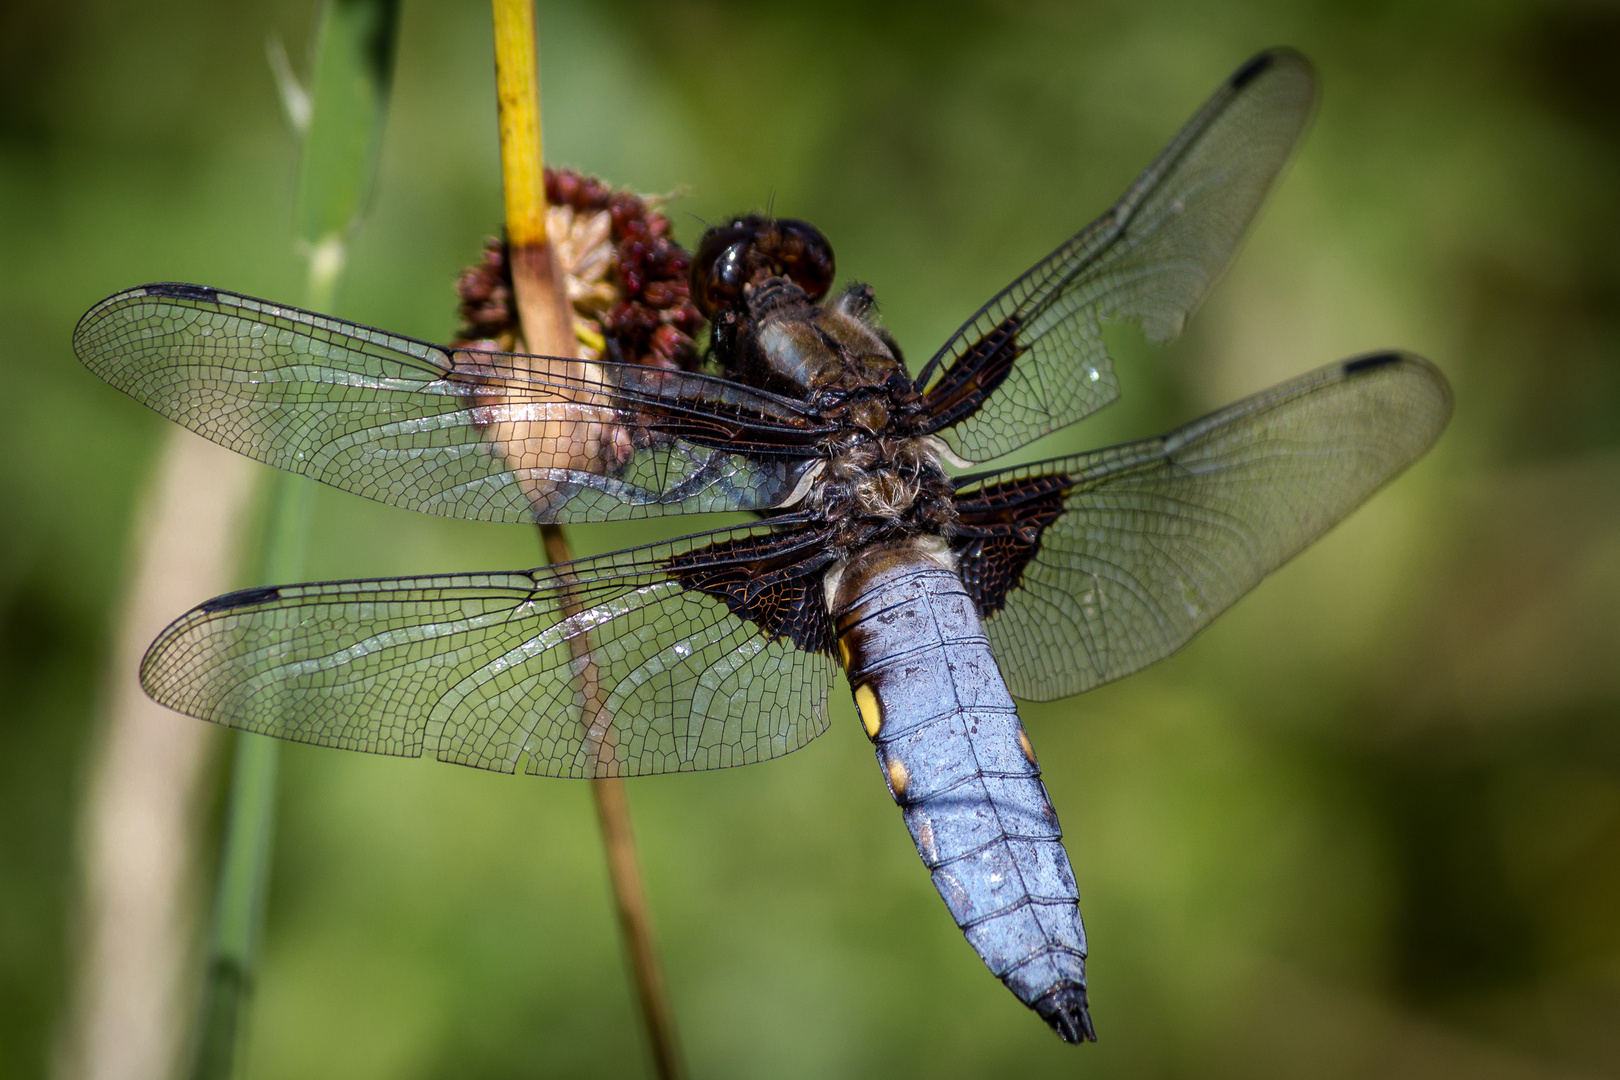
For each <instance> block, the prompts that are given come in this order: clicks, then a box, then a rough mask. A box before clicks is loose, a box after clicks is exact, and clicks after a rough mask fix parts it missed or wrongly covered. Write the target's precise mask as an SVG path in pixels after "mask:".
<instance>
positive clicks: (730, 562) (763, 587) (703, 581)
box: [667, 529, 834, 656]
mask: <svg viewBox="0 0 1620 1080" xmlns="http://www.w3.org/2000/svg"><path fill="white" fill-rule="evenodd" d="M812 538H813V537H812V534H811V531H810V530H809V529H799V530H797V531H795V532H791V533H786V534H779V535H775V536H764V537H753V536H750V537H742V538H739V539H735V540H722V541H720V542H719V543H716V544H712V545H710V546H708V547H702V548H694V549H692V550H691V551H685V552H681V553H680V554H678V555H675V556H674V557H672V558H671V559H670V560H669V562H668V564H667V565H668V566H669V575H670V577H672V578H674V579H675V580H676V581H678V582H680V583H681V585H683V586H685V587H686V588H688V589H694V590H697V591H699V592H705V593H708V594H709V595H711V596H714V597H717V598H718V599H720V600H721V601H723V602H724V603H725V605H726V607H727V608H729V609H730V610H731V612H732V613H733V614H735V615H738V616H740V617H742V618H744V619H748V620H749V621H751V622H753V623H754V624H755V625H756V626H758V627H759V628H760V631H761V632H762V633H763V634H765V636H766V637H767V638H768V639H769V640H771V641H775V640H777V639H778V638H787V639H788V640H789V641H791V642H793V644H795V645H797V646H798V647H799V648H801V649H804V650H806V651H807V652H814V653H824V654H826V655H828V656H831V655H832V654H833V644H834V635H833V627H832V620H831V618H830V617H829V616H828V614H827V603H826V601H825V600H824V599H823V597H822V586H821V571H823V570H824V569H825V568H826V567H827V565H828V564H829V563H830V562H832V561H833V557H832V555H831V554H830V553H828V552H826V551H824V550H823V551H817V550H815V547H817V546H819V545H816V546H813V547H811V548H810V550H808V551H807V550H806V541H807V540H810V539H812Z"/></svg>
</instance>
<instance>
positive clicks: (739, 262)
mask: <svg viewBox="0 0 1620 1080" xmlns="http://www.w3.org/2000/svg"><path fill="white" fill-rule="evenodd" d="M769 228H770V222H768V221H766V220H765V219H764V218H761V217H757V216H754V215H749V216H748V217H743V218H738V219H736V220H735V221H732V222H730V223H729V224H726V225H717V226H715V227H714V228H712V229H710V230H709V231H708V232H706V233H704V234H703V239H702V240H701V241H700V242H699V243H698V250H697V256H696V257H695V258H693V260H692V302H693V303H694V304H696V305H697V309H698V310H699V311H701V312H702V313H703V317H704V318H706V319H710V320H712V319H713V318H714V316H715V313H716V312H718V311H720V310H721V309H722V308H727V307H732V306H734V305H736V304H740V303H741V302H742V293H743V286H744V285H747V284H748V282H749V280H750V279H751V277H752V276H753V270H754V266H753V265H752V264H753V263H754V262H755V261H756V259H754V258H751V257H750V256H751V255H752V254H753V252H754V248H755V245H756V244H757V243H758V240H759V236H760V233H761V231H762V230H765V229H769Z"/></svg>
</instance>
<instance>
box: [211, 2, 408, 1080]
mask: <svg viewBox="0 0 1620 1080" xmlns="http://www.w3.org/2000/svg"><path fill="white" fill-rule="evenodd" d="M398 26H399V0H326V2H324V3H323V4H322V5H321V13H320V19H319V23H318V27H317V30H316V48H315V69H314V72H313V74H312V85H311V87H310V94H309V98H308V104H309V112H308V113H307V115H306V116H305V117H304V118H303V120H304V123H306V124H307V130H303V131H302V132H301V134H303V136H304V138H303V157H302V162H301V168H300V171H299V184H298V207H297V222H296V232H297V235H298V239H299V242H300V243H301V244H302V245H303V246H304V248H305V250H306V253H307V255H308V259H309V273H308V278H307V279H306V284H305V289H304V303H305V306H307V307H309V308H311V309H313V310H315V311H329V310H330V309H331V307H332V302H333V300H334V298H335V295H336V291H337V282H338V278H339V277H340V276H341V274H342V272H343V264H344V257H345V254H346V252H347V246H348V237H349V235H350V234H351V233H352V231H353V229H354V227H355V225H356V224H357V223H358V221H359V219H360V216H361V213H362V211H363V210H364V208H365V204H366V201H367V199H368V197H369V194H370V191H371V185H372V181H373V179H374V177H375V173H376V164H377V156H378V150H379V147H380V145H381V142H382V127H383V119H384V117H385V115H386V112H387V108H386V107H387V101H388V92H389V88H390V86H391V83H392V78H393V57H394V46H395V42H396V39H397V36H398ZM294 125H295V127H297V126H299V121H298V119H297V118H294ZM313 497H314V485H313V483H312V482H311V481H309V480H307V479H305V478H304V477H301V476H297V475H295V474H293V473H279V474H277V477H276V483H275V487H274V489H273V491H272V494H271V503H270V515H269V519H268V521H267V523H266V531H265V541H264V557H263V562H262V564H261V566H260V568H259V581H261V582H264V583H267V584H275V583H278V582H286V581H295V580H297V579H298V578H300V577H302V576H303V567H304V553H305V548H306V547H307V542H308V537H309V520H310V514H311V509H312V505H313ZM279 757H280V748H279V747H278V746H277V744H276V741H275V740H274V739H271V738H268V737H266V736H263V735H255V734H252V733H249V732H239V733H238V734H237V736H236V753H235V756H234V759H233V762H232V768H231V789H230V796H229V804H228V807H227V810H226V818H225V836H224V851H223V854H222V855H221V858H220V873H219V885H218V890H217V892H216V894H215V901H214V916H213V924H212V927H211V930H210V936H209V943H208V966H207V969H206V971H205V972H204V976H203V990H202V1006H201V1014H200V1028H199V1031H198V1037H197V1043H196V1050H195V1056H194V1058H193V1059H192V1069H191V1077H192V1080H228V1078H229V1077H230V1076H231V1075H232V1074H233V1073H234V1072H235V1071H236V1067H237V1063H238V1059H239V1057H240V1050H241V1047H242V1042H243V1038H242V1036H243V1032H244V1030H245V1027H246V1023H245V1020H246V1015H247V1004H248V998H249V996H250V995H251V992H252V989H253V980H254V974H255V971H256V966H255V965H256V961H257V954H258V944H259V937H260V931H261V929H262V927H263V923H264V905H265V896H266V894H267V893H268V891H269V880H270V851H271V837H272V835H273V833H274V830H275V812H276V772H277V765H278V762H279Z"/></svg>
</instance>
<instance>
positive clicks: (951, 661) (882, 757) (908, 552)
mask: <svg viewBox="0 0 1620 1080" xmlns="http://www.w3.org/2000/svg"><path fill="white" fill-rule="evenodd" d="M930 550H931V549H930V548H929V547H928V546H927V543H926V540H922V541H917V542H912V543H908V544H906V545H902V546H900V547H897V548H888V549H883V550H880V551H875V552H862V553H861V554H859V555H857V556H855V557H854V558H852V559H851V560H850V563H849V565H848V566H847V567H845V568H843V572H842V575H841V577H840V578H839V579H838V580H837V581H836V583H834V584H832V585H830V587H829V600H830V601H831V602H832V604H833V615H834V618H835V620H836V623H837V629H838V640H839V649H840V654H841V655H842V657H843V659H844V665H845V667H846V669H847V670H848V672H849V682H850V686H851V688H852V689H853V691H854V695H855V704H856V707H857V709H858V710H859V712H860V714H861V722H862V724H863V725H864V726H865V727H866V732H867V735H868V737H870V738H871V739H872V741H873V743H874V744H875V745H876V748H877V758H878V764H879V765H880V766H881V767H882V769H883V773H884V776H885V778H886V779H887V781H888V784H889V790H890V792H891V794H893V796H894V801H895V802H896V803H898V804H899V805H900V807H901V809H902V812H903V813H904V815H905V819H906V826H907V827H908V828H909V829H910V830H911V836H912V839H913V840H914V841H915V842H916V845H917V853H918V854H919V855H921V856H922V860H923V862H924V864H925V865H927V867H928V869H929V871H930V872H931V873H932V874H933V878H934V887H935V888H937V889H938V890H939V894H940V896H941V897H943V898H944V900H945V904H946V906H947V907H948V908H950V911H951V915H952V917H954V918H955V919H956V923H957V925H958V926H960V927H961V928H962V932H963V933H964V934H965V935H966V937H967V939H968V942H969V943H970V944H971V945H972V946H973V948H974V949H975V950H977V951H978V953H979V955H980V956H981V957H982V958H983V959H984V962H985V963H986V964H987V965H988V966H989V968H990V970H991V971H993V972H994V973H995V974H996V975H997V976H998V977H999V978H1000V979H1001V980H1002V982H1004V983H1006V984H1007V987H1008V989H1010V990H1011V991H1012V992H1013V993H1014V994H1016V995H1017V996H1018V998H1019V1000H1021V1001H1022V1002H1024V1004H1026V1005H1028V1006H1029V1007H1031V1008H1032V1009H1034V1010H1036V1011H1037V1012H1038V1013H1040V1014H1041V1016H1042V1017H1043V1018H1044V1019H1046V1021H1047V1022H1048V1023H1049V1024H1051V1025H1052V1027H1053V1029H1054V1030H1056V1031H1057V1033H1058V1034H1059V1035H1061V1036H1062V1037H1063V1038H1064V1039H1066V1040H1068V1041H1070V1042H1078V1041H1081V1040H1082V1039H1089V1038H1094V1037H1095V1036H1094V1035H1093V1034H1092V1029H1091V1020H1090V1017H1089V1015H1088V1014H1087V1010H1086V991H1085V987H1086V976H1085V958H1086V934H1085V929H1084V927H1083V926H1082V925H1081V922H1080V907H1079V892H1078V890H1077V889H1076V887H1075V880H1074V871H1073V870H1072V869H1071V868H1070V866H1069V857H1068V855H1067V854H1066V853H1065V852H1064V850H1063V844H1062V835H1063V834H1062V830H1061V829H1060V828H1059V826H1058V820H1057V813H1056V812H1055V811H1054V810H1053V809H1052V803H1051V800H1049V799H1048V798H1047V795H1046V788H1045V786H1044V785H1043V784H1042V783H1041V779H1040V767H1039V766H1038V765H1037V764H1036V760H1035V754H1034V751H1033V750H1032V749H1031V747H1030V743H1029V738H1028V736H1027V735H1025V733H1024V728H1023V725H1022V724H1021V723H1019V720H1018V713H1017V710H1016V709H1015V707H1014V706H1013V702H1012V698H1011V697H1010V696H1009V695H1008V693H1007V688H1006V684H1005V683H1004V682H1003V681H1002V678H1001V672H1000V671H999V670H998V669H997V667H996V663H995V660H994V658H993V657H992V656H991V654H990V643H989V642H988V641H987V640H986V638H985V635H984V628H983V626H982V624H981V623H980V621H979V616H978V612H977V611H976V610H975V609H974V606H973V601H972V599H971V598H970V597H969V596H968V594H967V592H966V590H965V589H964V588H963V586H962V580H961V578H959V577H958V576H957V575H956V574H955V572H953V571H952V570H950V569H949V568H947V566H945V565H943V564H942V563H941V562H939V561H936V558H935V557H934V556H933V555H931V554H930V553H929V552H930Z"/></svg>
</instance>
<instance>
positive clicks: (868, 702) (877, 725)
mask: <svg viewBox="0 0 1620 1080" xmlns="http://www.w3.org/2000/svg"><path fill="white" fill-rule="evenodd" d="M855 708H856V709H858V710H860V714H861V726H862V727H864V728H865V729H866V737H867V738H868V739H876V738H877V737H878V732H879V731H881V730H883V704H882V702H880V701H878V696H877V694H876V693H874V692H873V690H872V687H871V686H870V685H868V684H867V683H861V685H859V686H857V687H856V688H855Z"/></svg>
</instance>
